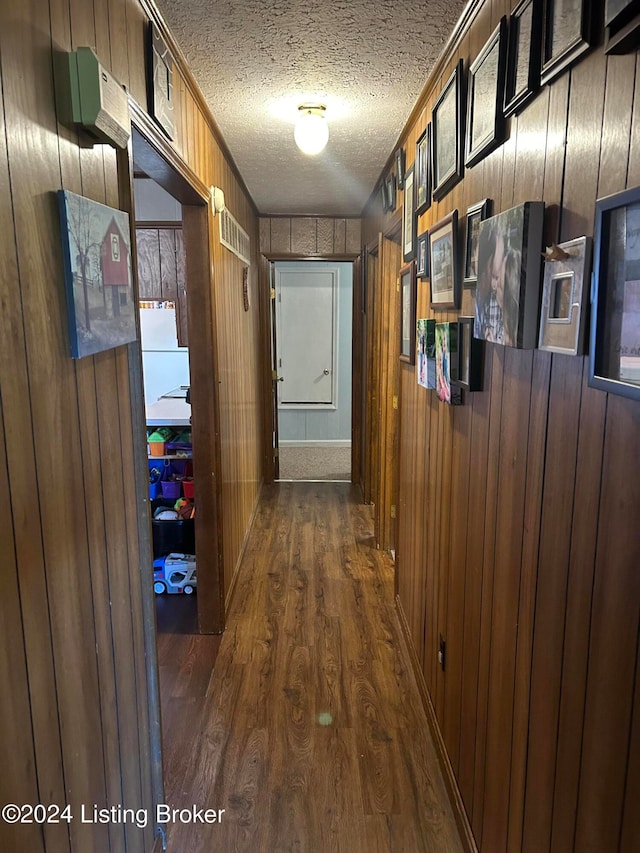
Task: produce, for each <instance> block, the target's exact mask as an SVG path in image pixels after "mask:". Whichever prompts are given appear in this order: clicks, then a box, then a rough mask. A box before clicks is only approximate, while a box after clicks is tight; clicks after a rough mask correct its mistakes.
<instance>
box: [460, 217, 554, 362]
mask: <svg viewBox="0 0 640 853" xmlns="http://www.w3.org/2000/svg"><path fill="white" fill-rule="evenodd" d="M543 216H544V204H543V203H542V202H525V203H524V204H521V205H518V206H517V207H513V208H511V209H510V210H506V211H504V212H503V213H499V214H497V215H496V216H492V217H490V218H489V219H485V220H484V221H482V222H480V227H479V233H478V285H477V291H476V322H475V336H476V337H477V338H480V339H482V340H485V341H489V342H491V343H496V344H502V345H504V346H509V347H517V348H518V349H531V348H533V347H534V346H535V345H536V329H537V323H538V296H539V291H540V263H541V257H542V252H541V249H542V225H543Z"/></svg>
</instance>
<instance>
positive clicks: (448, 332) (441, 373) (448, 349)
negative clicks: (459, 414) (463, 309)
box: [436, 323, 462, 406]
mask: <svg viewBox="0 0 640 853" xmlns="http://www.w3.org/2000/svg"><path fill="white" fill-rule="evenodd" d="M457 380H458V324H457V323H436V393H437V395H438V399H439V400H441V401H442V402H443V403H449V404H450V405H452V406H456V405H457V406H459V405H460V404H461V403H462V393H461V391H460V386H459V385H457V384H455V383H456V382H457Z"/></svg>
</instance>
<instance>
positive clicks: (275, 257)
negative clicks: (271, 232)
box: [263, 252, 360, 261]
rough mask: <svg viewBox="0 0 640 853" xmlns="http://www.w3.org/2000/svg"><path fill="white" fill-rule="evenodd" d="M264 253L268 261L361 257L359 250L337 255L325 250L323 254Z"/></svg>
mask: <svg viewBox="0 0 640 853" xmlns="http://www.w3.org/2000/svg"><path fill="white" fill-rule="evenodd" d="M263 255H264V257H265V258H266V259H267V260H268V261H355V260H356V259H357V258H358V257H360V255H359V253H357V252H354V253H342V254H335V255H332V254H330V253H328V252H323V253H322V254H313V253H312V252H308V253H307V254H296V253H289V254H287V253H286V252H266V253H265V252H263Z"/></svg>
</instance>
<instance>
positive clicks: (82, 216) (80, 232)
mask: <svg viewBox="0 0 640 853" xmlns="http://www.w3.org/2000/svg"><path fill="white" fill-rule="evenodd" d="M57 196H58V208H59V210H60V222H61V226H62V227H61V231H62V254H63V260H64V279H65V289H66V292H67V316H68V318H69V337H70V344H71V355H72V357H73V358H84V356H86V355H94V354H95V353H97V352H102V351H103V350H108V349H113V348H114V347H119V346H121V345H122V344H128V343H130V342H131V341H135V340H136V338H137V332H136V314H137V312H138V305H137V302H136V301H135V299H134V293H133V279H132V275H131V230H130V227H129V216H128V214H126V213H124V212H123V211H122V210H115V209H114V208H113V207H107V206H106V205H104V204H98V202H96V201H91V200H90V199H88V198H83V197H82V196H79V195H76V194H75V193H70V192H67V191H66V190H59V191H58V193H57Z"/></svg>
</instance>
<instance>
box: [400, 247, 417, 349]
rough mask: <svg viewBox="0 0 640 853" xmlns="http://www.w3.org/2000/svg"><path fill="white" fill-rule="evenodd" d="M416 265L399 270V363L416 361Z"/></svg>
mask: <svg viewBox="0 0 640 853" xmlns="http://www.w3.org/2000/svg"><path fill="white" fill-rule="evenodd" d="M416 295H417V294H416V265H415V264H414V263H413V261H412V262H411V263H410V264H407V265H406V266H404V267H402V269H401V270H400V361H404V362H406V363H407V364H415V361H416Z"/></svg>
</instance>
